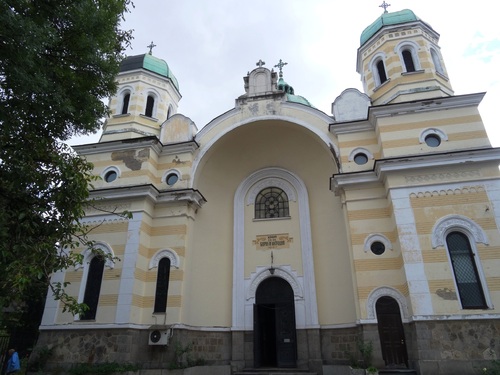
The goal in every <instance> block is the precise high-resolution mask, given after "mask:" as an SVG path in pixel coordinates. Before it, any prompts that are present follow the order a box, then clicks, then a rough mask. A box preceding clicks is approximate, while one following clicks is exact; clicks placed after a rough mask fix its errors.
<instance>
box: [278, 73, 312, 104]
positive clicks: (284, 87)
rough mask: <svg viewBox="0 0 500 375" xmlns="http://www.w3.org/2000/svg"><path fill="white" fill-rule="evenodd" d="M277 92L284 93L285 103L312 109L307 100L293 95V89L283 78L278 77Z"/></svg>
mask: <svg viewBox="0 0 500 375" xmlns="http://www.w3.org/2000/svg"><path fill="white" fill-rule="evenodd" d="M278 90H281V91H284V92H285V93H286V100H287V102H292V103H299V104H304V105H307V106H309V107H313V108H314V106H313V105H312V104H311V103H310V102H309V100H307V99H306V98H304V97H303V96H300V95H295V92H294V90H293V87H292V86H290V85H289V84H288V83H286V82H285V80H284V79H283V77H280V79H279V80H278Z"/></svg>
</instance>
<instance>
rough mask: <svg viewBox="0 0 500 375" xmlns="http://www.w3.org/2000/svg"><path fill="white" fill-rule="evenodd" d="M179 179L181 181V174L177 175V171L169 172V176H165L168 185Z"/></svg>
mask: <svg viewBox="0 0 500 375" xmlns="http://www.w3.org/2000/svg"><path fill="white" fill-rule="evenodd" d="M177 181H179V176H178V175H177V173H169V174H168V175H167V178H165V182H166V183H167V185H168V186H172V185H173V184H175V183H176V182H177Z"/></svg>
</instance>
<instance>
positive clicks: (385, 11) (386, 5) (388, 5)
mask: <svg viewBox="0 0 500 375" xmlns="http://www.w3.org/2000/svg"><path fill="white" fill-rule="evenodd" d="M390 6H391V4H387V3H386V2H385V0H384V1H383V2H382V5H379V8H384V13H387V8H389V7H390Z"/></svg>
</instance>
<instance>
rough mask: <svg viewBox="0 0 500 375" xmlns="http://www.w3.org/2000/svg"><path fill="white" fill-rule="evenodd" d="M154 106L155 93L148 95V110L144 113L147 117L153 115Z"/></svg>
mask: <svg viewBox="0 0 500 375" xmlns="http://www.w3.org/2000/svg"><path fill="white" fill-rule="evenodd" d="M154 107H155V98H154V96H153V95H148V99H147V101H146V112H144V114H145V115H146V116H147V117H153V111H154Z"/></svg>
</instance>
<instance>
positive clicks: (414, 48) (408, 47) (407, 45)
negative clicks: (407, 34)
mask: <svg viewBox="0 0 500 375" xmlns="http://www.w3.org/2000/svg"><path fill="white" fill-rule="evenodd" d="M418 50H419V46H418V44H417V43H415V42H413V41H411V40H405V41H404V42H401V43H399V44H398V45H397V46H396V47H395V48H394V52H395V53H397V54H398V56H399V59H400V60H401V66H402V67H403V72H404V73H415V72H418V71H421V70H422V66H421V65H420V59H419V58H418ZM403 51H410V53H411V57H412V59H413V65H414V66H415V71H414V72H408V70H407V69H406V63H405V60H404V57H403Z"/></svg>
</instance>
